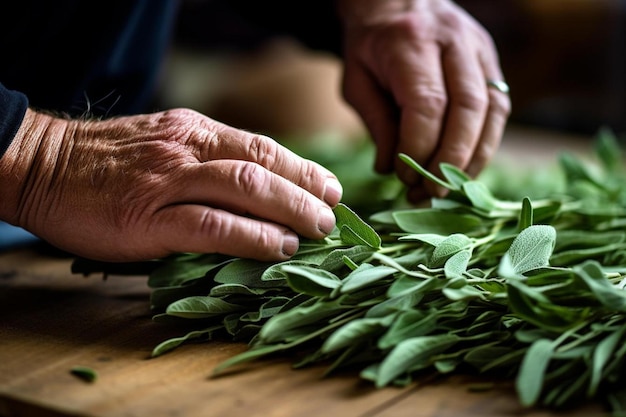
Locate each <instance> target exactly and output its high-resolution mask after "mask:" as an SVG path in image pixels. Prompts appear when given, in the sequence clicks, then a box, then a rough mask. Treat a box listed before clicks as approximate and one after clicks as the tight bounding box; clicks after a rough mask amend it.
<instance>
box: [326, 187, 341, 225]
mask: <svg viewBox="0 0 626 417" xmlns="http://www.w3.org/2000/svg"><path fill="white" fill-rule="evenodd" d="M342 195H343V187H342V186H341V184H340V183H339V181H337V180H336V179H334V178H328V179H327V180H326V184H324V201H325V202H326V203H327V204H329V205H330V206H336V205H337V203H339V201H341V197H342ZM333 218H334V217H333Z"/></svg>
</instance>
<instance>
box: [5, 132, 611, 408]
mask: <svg viewBox="0 0 626 417" xmlns="http://www.w3.org/2000/svg"><path fill="white" fill-rule="evenodd" d="M516 134H518V135H519V132H517V133H516ZM526 135H527V133H526ZM524 137H526V136H524V134H522V138H524ZM533 141H535V142H533ZM537 141H539V142H541V141H542V139H537V136H533V139H532V140H530V141H529V142H520V141H519V140H518V139H515V140H514V141H511V142H515V144H512V143H509V142H507V141H505V145H506V146H504V147H503V148H504V149H508V152H509V153H510V152H511V151H514V150H515V149H517V150H518V151H519V149H528V147H529V146H533V143H534V144H535V145H537V143H536V142H537ZM520 143H522V145H521V148H520V147H519V145H520ZM552 143H553V144H554V142H552ZM563 143H565V144H566V146H571V145H572V143H571V142H563ZM557 144H558V142H557ZM511 146H513V147H511ZM516 146H517V147H516ZM543 155H544V157H545V153H544V154H543ZM71 262H72V259H71V258H69V257H66V256H62V255H59V254H54V253H49V252H42V251H41V250H40V249H39V248H38V247H34V248H26V249H21V250H14V251H11V252H7V253H4V254H0V323H1V325H0V415H1V416H5V417H13V416H20V417H22V416H44V417H52V416H124V417H130V416H141V417H143V416H147V417H159V416H184V417H195V416H198V417H200V416H202V417H210V416H220V417H224V416H249V417H253V416H263V417H271V416H276V417H279V416H280V417H287V416H289V417H290V416H298V417H306V416H312V417H313V416H315V417H319V416H342V417H352V416H362V417H366V416H367V417H387V416H389V417H391V416H393V417H401V416H423V417H435V416H437V417H469V416H472V417H489V416H498V417H506V416H517V417H519V416H528V417H539V416H541V417H546V416H558V415H564V416H569V417H576V416H581V417H582V416H585V417H589V416H600V415H602V409H601V407H600V406H599V405H597V404H588V405H585V406H584V407H579V408H577V409H576V410H571V411H569V412H564V413H555V412H551V411H548V410H540V409H524V408H522V407H521V406H520V405H519V404H518V402H517V399H516V396H515V393H514V391H513V387H512V383H511V382H510V381H508V382H506V381H505V382H502V383H499V384H496V385H495V386H493V388H492V389H489V390H475V389H472V388H475V387H476V386H477V385H476V384H477V383H480V382H481V381H480V380H476V379H471V378H469V377H466V376H453V377H450V378H443V379H438V378H425V379H424V380H423V381H419V382H418V383H416V384H413V385H411V386H408V387H405V388H393V387H390V388H384V389H375V388H374V387H373V386H372V385H370V384H369V383H367V382H364V381H362V380H360V379H359V378H358V376H356V375H338V376H333V377H329V378H322V374H323V371H324V368H322V367H313V368H307V369H300V370H293V369H291V362H290V361H289V358H285V359H284V360H276V359H274V360H267V361H263V362H261V363H255V364H253V365H251V366H247V367H245V369H244V370H243V371H238V372H236V373H231V374H228V375H226V376H222V377H220V378H211V377H210V376H211V372H212V369H213V368H214V367H215V366H216V365H217V364H218V363H220V362H221V361H223V360H225V359H226V358H229V357H231V356H233V355H235V354H237V353H239V352H242V351H243V350H245V349H246V346H245V345H242V344H237V343H225V342H218V341H215V342H207V343H201V344H188V345H184V346H182V347H179V348H178V349H176V350H174V351H173V352H170V353H168V354H166V355H163V356H161V357H158V358H153V359H150V358H149V356H150V353H151V351H152V349H153V348H154V347H155V346H156V345H157V344H158V343H159V342H161V341H163V340H166V339H168V338H169V337H172V336H178V335H180V330H179V331H177V332H176V333H172V332H173V331H174V329H169V328H168V327H166V326H164V325H162V324H157V323H154V322H152V321H151V312H150V309H149V293H150V291H149V288H148V287H147V279H146V277H145V276H115V275H113V276H109V277H108V279H107V280H102V279H101V276H98V275H91V276H89V277H83V276H82V275H77V274H72V273H71V269H70V266H71ZM77 365H80V366H86V367H90V368H92V369H94V370H96V371H97V372H98V379H97V380H96V381H95V382H92V383H89V382H85V381H84V380H82V379H80V378H77V377H76V376H74V375H72V374H71V373H70V369H71V368H72V367H74V366H77Z"/></svg>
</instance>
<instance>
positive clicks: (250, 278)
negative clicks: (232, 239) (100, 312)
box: [148, 129, 626, 413]
mask: <svg viewBox="0 0 626 417" xmlns="http://www.w3.org/2000/svg"><path fill="white" fill-rule="evenodd" d="M594 149H595V155H596V156H597V160H598V164H597V165H594V166H590V165H588V164H586V163H583V162H582V161H581V160H579V159H577V158H576V157H573V156H572V155H570V154H563V155H562V156H561V157H560V158H559V160H558V165H559V168H560V170H561V171H562V173H563V178H564V183H563V184H562V186H559V187H553V188H551V195H549V196H543V197H541V198H535V197H532V198H531V196H532V195H533V193H534V195H537V194H538V193H537V192H536V191H537V190H536V189H533V190H523V192H524V193H525V195H524V196H522V197H520V198H519V199H518V200H512V199H503V198H500V197H497V195H498V193H497V192H496V191H492V190H491V189H490V188H488V187H487V186H486V185H485V183H483V182H481V181H479V180H475V179H471V178H469V177H468V176H467V175H466V174H464V173H463V172H462V171H460V170H458V169H456V168H455V167H453V166H451V165H447V164H442V165H441V171H442V172H443V176H444V179H439V178H437V177H435V176H433V175H432V174H430V173H429V172H427V171H426V170H424V169H423V168H422V167H421V166H420V165H419V164H417V163H416V162H415V161H413V160H412V159H411V158H410V157H408V156H407V155H400V157H401V159H402V160H403V161H404V162H405V163H407V164H408V165H409V166H411V167H412V168H413V169H415V170H416V171H417V172H419V173H420V174H421V175H423V176H425V177H426V178H428V179H429V180H431V181H434V182H436V183H438V184H439V185H441V186H443V187H445V188H447V189H448V190H449V193H448V194H447V196H446V197H444V198H432V199H431V201H430V205H429V206H428V207H418V208H416V207H407V206H401V205H400V206H397V205H396V206H394V205H393V204H389V207H390V208H388V209H385V210H381V211H377V212H375V213H372V214H370V213H367V221H364V220H363V218H364V217H363V215H362V213H361V212H359V210H355V209H353V208H351V207H349V206H348V205H345V204H340V205H339V206H338V207H337V208H336V209H335V215H336V218H337V227H336V229H335V231H334V232H333V233H332V234H331V235H330V236H328V237H327V238H325V239H323V240H320V241H303V242H302V243H301V247H300V249H299V251H298V253H297V254H296V255H295V256H294V257H293V258H292V259H291V260H289V261H285V262H279V263H263V262H258V261H253V260H249V259H239V258H233V257H228V256H223V255H216V254H180V255H176V256H172V257H170V258H167V259H163V260H160V261H159V265H158V266H157V267H156V269H154V270H153V271H152V272H151V273H150V275H149V280H148V285H149V286H150V287H151V288H152V292H151V306H152V308H153V310H154V311H155V315H154V320H155V321H156V322H163V323H172V324H174V325H177V324H179V323H180V324H181V329H182V328H183V327H182V326H183V325H184V326H185V327H184V328H185V329H189V323H192V330H190V331H186V333H185V334H184V335H182V336H180V337H176V338H172V339H168V340H165V341H163V342H162V343H161V344H159V345H158V346H156V347H155V348H154V351H153V356H155V357H156V356H159V355H162V354H164V353H166V352H169V351H171V350H173V349H175V348H176V347H178V346H180V345H181V344H183V343H186V342H192V341H193V342H200V341H206V340H211V339H214V338H218V337H219V338H222V337H227V338H228V339H230V340H234V341H243V342H247V343H249V349H248V350H247V351H245V352H243V353H241V354H239V355H236V356H234V357H232V358H230V359H228V360H226V361H225V362H223V363H222V364H220V365H219V366H218V367H217V368H216V369H215V370H214V372H215V373H220V372H223V371H224V370H226V369H229V368H231V367H234V366H237V365H241V364H244V363H246V362H248V361H252V360H258V359H260V358H263V357H266V356H269V355H272V354H275V353H285V352H291V353H293V356H291V357H292V358H293V366H294V367H303V366H307V365H309V364H313V363H323V364H327V373H332V372H334V371H336V370H340V369H351V370H353V369H356V370H357V372H358V373H359V375H360V377H361V378H363V379H365V380H368V381H372V383H373V384H374V385H375V386H376V387H383V386H387V385H406V384H409V383H411V382H412V381H414V380H415V379H416V378H419V377H420V375H422V374H423V372H425V371H435V372H438V373H441V374H450V373H453V372H476V373H480V374H483V375H490V374H493V375H498V376H499V377H501V376H505V377H507V378H511V379H513V380H514V381H515V388H516V392H517V394H518V397H519V401H520V403H521V404H522V405H524V406H539V405H540V406H547V407H553V408H565V407H570V406H572V405H574V404H576V403H577V402H580V401H584V400H600V401H603V402H605V403H606V404H607V406H608V408H609V409H610V410H612V411H613V412H615V413H619V412H622V411H623V410H624V409H626V400H624V398H626V397H624V396H623V395H622V394H624V389H623V388H622V387H623V386H624V383H625V382H626V380H625V377H624V375H626V363H625V362H624V360H625V358H626V343H624V342H625V340H626V292H624V289H623V288H624V285H626V280H625V279H624V278H625V277H626V275H625V274H626V231H625V230H624V226H626V170H625V169H624V168H623V158H624V153H623V151H622V149H621V147H620V146H619V142H618V140H617V139H616V137H615V136H614V135H613V134H612V132H610V131H608V130H606V129H605V130H601V131H600V133H599V134H598V136H597V139H596V142H595V147H594ZM498 174H499V177H500V178H502V186H503V187H506V186H507V184H510V181H508V180H507V175H508V174H507V172H506V171H503V172H499V173H498ZM518 191H519V192H522V191H521V190H518ZM507 192H508V193H509V195H511V190H510V189H509V190H507Z"/></svg>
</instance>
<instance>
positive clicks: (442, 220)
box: [393, 209, 483, 236]
mask: <svg viewBox="0 0 626 417" xmlns="http://www.w3.org/2000/svg"><path fill="white" fill-rule="evenodd" d="M393 218H394V220H395V222H396V224H397V225H398V227H400V229H402V230H403V231H405V232H407V233H422V234H424V233H426V234H427V233H432V234H437V235H444V236H447V235H450V234H452V233H463V234H469V233H472V232H477V231H479V230H480V229H481V228H482V225H483V221H482V220H481V218H480V217H477V216H474V215H471V214H463V213H454V212H447V211H442V210H435V209H406V210H398V211H395V212H394V213H393Z"/></svg>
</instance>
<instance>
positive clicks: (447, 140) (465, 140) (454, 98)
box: [427, 44, 489, 196]
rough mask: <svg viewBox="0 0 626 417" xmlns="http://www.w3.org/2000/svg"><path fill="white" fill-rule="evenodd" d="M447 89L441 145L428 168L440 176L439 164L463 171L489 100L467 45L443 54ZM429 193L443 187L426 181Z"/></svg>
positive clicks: (482, 123) (477, 137)
mask: <svg viewBox="0 0 626 417" xmlns="http://www.w3.org/2000/svg"><path fill="white" fill-rule="evenodd" d="M442 63H443V67H444V71H445V76H446V84H447V88H448V112H447V117H446V124H445V128H444V129H443V133H442V137H441V142H440V145H439V147H438V149H437V152H436V153H435V155H434V157H433V158H432V159H431V160H430V162H429V165H428V169H429V170H430V171H431V172H433V173H435V174H436V175H441V171H440V169H439V166H440V164H441V163H442V162H446V163H449V164H452V165H454V166H457V167H458V168H460V169H463V170H465V169H466V168H467V166H468V164H469V162H470V160H471V158H472V156H473V155H474V151H475V149H476V146H477V144H478V143H479V140H480V137H481V133H482V131H483V125H484V121H485V116H486V114H487V107H488V103H489V99H488V95H487V88H486V85H485V78H484V73H483V69H482V67H481V65H480V62H479V59H478V56H476V55H474V54H473V53H472V52H471V49H470V48H469V47H468V46H464V45H458V44H455V45H452V46H450V47H448V48H447V49H446V50H445V51H444V53H443V56H442ZM427 189H428V191H429V192H430V193H431V194H434V195H439V196H441V195H442V194H443V193H444V190H442V189H441V187H437V186H435V185H434V184H432V183H428V184H427Z"/></svg>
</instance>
